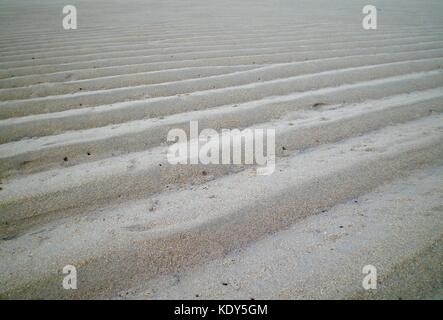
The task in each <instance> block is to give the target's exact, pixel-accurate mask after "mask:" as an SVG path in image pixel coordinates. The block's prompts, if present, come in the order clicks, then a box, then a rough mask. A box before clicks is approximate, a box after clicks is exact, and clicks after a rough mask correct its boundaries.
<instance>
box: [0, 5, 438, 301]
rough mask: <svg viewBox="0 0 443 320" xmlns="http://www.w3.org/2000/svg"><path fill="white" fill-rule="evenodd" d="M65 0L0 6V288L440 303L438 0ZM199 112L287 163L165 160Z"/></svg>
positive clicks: (123, 295)
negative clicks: (369, 15) (370, 271)
mask: <svg viewBox="0 0 443 320" xmlns="http://www.w3.org/2000/svg"><path fill="white" fill-rule="evenodd" d="M71 4H73V5H76V7H77V10H78V16H79V27H78V29H77V30H70V31H64V30H63V29H62V27H61V18H62V15H61V10H62V8H63V5H65V4H64V3H63V2H62V1H40V2H39V3H38V4H36V3H31V2H28V1H24V0H21V1H20V0H19V1H3V2H2V3H1V4H0V27H1V28H0V52H1V54H0V143H1V144H0V178H1V185H0V187H1V190H0V297H1V298H43V299H49V298H56V299H79V298H86V299H97V298H105V299H167V298H174V299H181V298H185V299H214V298H219V299H399V298H401V299H441V292H442V281H443V269H442V262H443V260H442V256H441V252H443V251H442V248H443V242H442V235H443V232H442V231H443V220H442V218H441V217H442V213H443V198H442V194H443V183H442V181H443V179H442V178H443V176H442V175H443V125H442V124H443V115H442V111H443V69H442V65H443V18H442V17H441V12H442V10H443V4H442V3H441V2H440V1H427V2H426V3H425V4H423V3H422V1H419V0H407V1H389V2H388V1H373V4H374V5H376V6H377V7H378V8H379V11H378V15H379V19H378V22H379V25H378V29H377V30H371V31H368V30H363V28H362V26H361V21H362V19H363V15H362V14H361V10H362V8H363V6H364V5H366V4H367V3H365V1H346V0H338V1H322V0H316V1H301V0H299V1H264V0H263V1H247V0H243V1H213V0H212V1H201V0H198V1H197V0H192V1H187V2H186V4H185V2H181V1H178V0H173V1H162V2H158V1H140V0H130V1H119V0H112V1H94V2H91V1H71ZM195 120H197V121H198V122H199V128H200V129H201V130H202V129H205V128H213V129H215V130H218V131H219V130H221V129H236V128H239V129H244V128H251V129H253V128H268V129H275V131H276V156H277V159H276V170H275V172H274V173H273V174H272V175H270V176H257V175H256V174H255V167H254V166H251V165H203V164H198V165H171V164H169V163H168V161H167V157H166V153H167V150H168V144H167V143H166V137H167V134H168V131H169V130H171V129H175V128H181V129H183V130H185V131H189V122H190V121H195ZM65 265H74V266H76V268H77V271H78V289H77V290H65V289H63V287H62V281H63V277H64V275H63V273H62V269H63V267H64V266H65ZM365 265H374V266H376V267H377V272H378V288H377V290H369V291H368V290H364V289H363V286H362V281H363V278H364V274H363V273H362V268H363V266H365Z"/></svg>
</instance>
